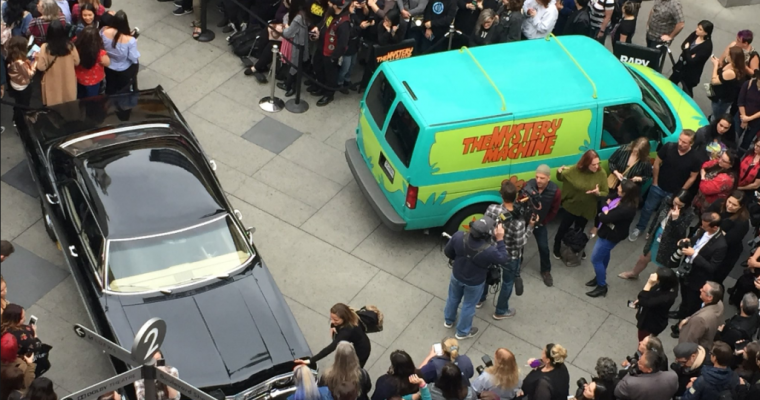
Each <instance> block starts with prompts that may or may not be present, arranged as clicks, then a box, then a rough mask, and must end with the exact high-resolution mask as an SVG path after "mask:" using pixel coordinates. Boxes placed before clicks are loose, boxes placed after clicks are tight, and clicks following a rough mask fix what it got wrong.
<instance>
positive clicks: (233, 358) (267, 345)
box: [109, 264, 311, 388]
mask: <svg viewBox="0 0 760 400" xmlns="http://www.w3.org/2000/svg"><path fill="white" fill-rule="evenodd" d="M111 298H118V299H119V300H118V301H120V302H121V304H122V307H121V310H118V311H117V310H113V312H114V313H117V312H118V313H119V314H120V315H119V317H120V318H113V317H115V316H114V315H109V317H110V318H109V319H110V320H111V322H112V324H113V325H114V326H113V327H114V331H115V333H116V336H117V339H118V341H119V343H121V344H122V345H123V346H124V347H127V348H128V347H129V346H130V345H131V343H132V340H133V339H134V335H135V334H136V332H137V331H138V330H139V329H140V327H141V326H142V325H143V324H144V323H145V322H146V321H147V320H148V319H150V318H153V317H158V318H161V319H163V320H164V321H166V326H167V331H166V337H165V339H164V342H163V344H162V345H161V351H162V352H163V353H164V357H165V358H166V360H167V364H168V365H171V366H173V367H176V368H177V370H178V371H179V375H180V378H182V379H183V380H185V381H187V382H188V383H190V384H192V385H194V386H196V387H200V388H209V387H219V386H225V385H230V384H235V383H240V382H242V381H245V380H246V379H249V378H250V377H251V376H253V375H256V374H258V373H261V372H263V371H266V370H269V369H272V368H273V367H276V366H278V365H280V364H284V363H291V362H292V361H293V360H294V359H295V358H300V357H306V356H310V355H311V353H310V351H309V347H308V345H307V343H306V340H305V339H304V337H303V334H302V333H301V331H300V329H299V328H298V324H297V323H296V321H295V318H294V317H293V315H292V313H291V311H290V309H289V307H288V306H287V303H285V299H284V297H283V296H282V293H280V291H279V289H278V288H277V286H276V284H275V282H274V279H272V276H271V274H270V273H269V271H268V269H267V268H266V267H265V266H263V264H262V266H261V267H259V266H256V267H255V268H253V269H251V270H250V271H249V272H246V273H245V274H242V275H239V276H235V277H233V278H231V279H230V280H219V281H212V282H211V283H208V284H206V285H205V286H202V287H200V288H193V289H191V290H188V291H184V292H181V293H180V292H176V293H172V294H171V295H163V294H152V295H148V296H145V297H139V296H129V295H122V296H113V297H111ZM109 314H111V313H110V312H109ZM116 321H121V323H120V324H118V323H117V322H116ZM117 324H118V325H120V326H116V325H117Z"/></svg>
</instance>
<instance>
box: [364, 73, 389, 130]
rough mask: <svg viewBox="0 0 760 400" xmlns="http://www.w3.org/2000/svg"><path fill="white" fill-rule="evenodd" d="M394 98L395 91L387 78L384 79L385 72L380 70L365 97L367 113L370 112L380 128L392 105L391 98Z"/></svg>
mask: <svg viewBox="0 0 760 400" xmlns="http://www.w3.org/2000/svg"><path fill="white" fill-rule="evenodd" d="M395 99H396V91H395V90H393V87H392V86H391V84H390V83H388V80H387V79H385V74H384V73H383V72H382V71H381V72H380V73H378V74H377V76H376V77H375V81H374V82H373V83H372V87H370V88H369V93H367V99H366V100H365V104H366V105H367V109H369V113H370V114H372V118H373V119H374V120H375V124H377V127H378V128H380V129H381V130H382V129H383V125H385V117H386V116H388V111H390V109H391V105H393V100H395Z"/></svg>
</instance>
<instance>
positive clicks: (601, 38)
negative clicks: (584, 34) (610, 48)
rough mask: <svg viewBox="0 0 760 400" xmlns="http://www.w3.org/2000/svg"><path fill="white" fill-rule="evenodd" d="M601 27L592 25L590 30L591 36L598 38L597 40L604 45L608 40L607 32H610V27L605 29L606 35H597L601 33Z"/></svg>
mask: <svg viewBox="0 0 760 400" xmlns="http://www.w3.org/2000/svg"><path fill="white" fill-rule="evenodd" d="M599 29H600V28H594V27H592V28H591V30H590V31H589V34H588V35H589V37H590V38H592V39H594V40H596V41H597V42H599V43H601V44H602V46H604V41H605V40H607V33H608V32H609V29H607V30H605V32H604V35H602V37H596V36H597V35H598V34H599Z"/></svg>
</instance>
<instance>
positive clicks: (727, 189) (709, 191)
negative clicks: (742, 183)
mask: <svg viewBox="0 0 760 400" xmlns="http://www.w3.org/2000/svg"><path fill="white" fill-rule="evenodd" d="M734 164H736V153H735V152H734V151H733V150H727V151H726V152H724V153H723V155H721V156H720V158H718V159H716V160H710V161H706V162H705V163H704V164H702V171H701V172H700V176H701V178H702V179H701V181H700V182H699V193H698V194H697V196H696V197H695V198H694V209H695V210H696V211H697V215H701V214H702V212H704V210H707V207H709V206H710V204H712V203H714V202H715V201H716V200H718V199H725V198H726V197H728V195H729V194H730V193H731V191H732V190H734V188H735V187H736V181H737V179H736V173H735V172H734V168H733V167H734Z"/></svg>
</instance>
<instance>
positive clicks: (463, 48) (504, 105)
mask: <svg viewBox="0 0 760 400" xmlns="http://www.w3.org/2000/svg"><path fill="white" fill-rule="evenodd" d="M465 51H466V52H467V54H469V55H470V58H472V61H473V62H474V63H475V65H477V66H478V69H480V72H482V73H483V76H485V77H486V79H488V83H490V84H491V86H493V90H495V91H496V94H498V95H499V97H500V98H501V111H507V102H506V100H504V95H503V94H501V90H499V87H498V86H496V84H495V83H493V80H492V79H491V77H490V76H488V73H487V72H486V70H484V69H483V67H482V66H481V65H480V63H479V62H478V59H477V58H475V56H474V55H473V54H472V53H471V52H470V49H468V48H467V46H462V48H460V49H459V52H460V53H462V52H465ZM584 73H585V72H584ZM594 96H596V89H594Z"/></svg>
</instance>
